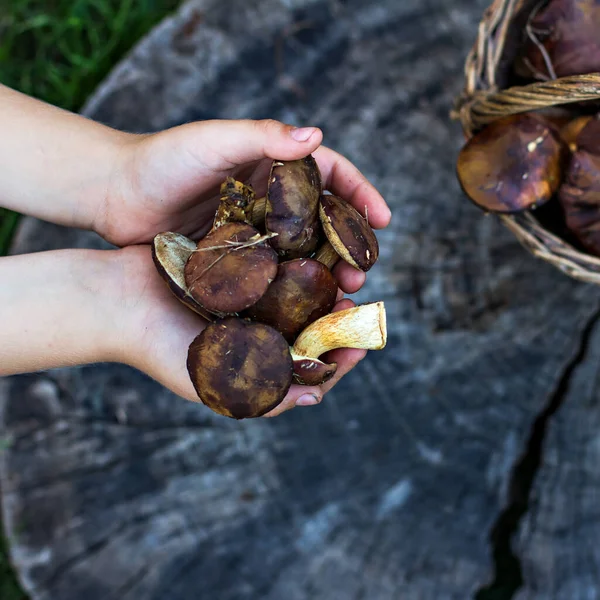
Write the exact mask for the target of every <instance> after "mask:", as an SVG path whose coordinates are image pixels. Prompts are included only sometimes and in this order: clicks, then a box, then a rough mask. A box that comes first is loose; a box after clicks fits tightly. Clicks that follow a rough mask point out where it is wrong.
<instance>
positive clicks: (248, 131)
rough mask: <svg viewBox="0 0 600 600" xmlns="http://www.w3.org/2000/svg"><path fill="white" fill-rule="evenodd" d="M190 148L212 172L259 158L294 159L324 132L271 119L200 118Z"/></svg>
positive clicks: (315, 145)
mask: <svg viewBox="0 0 600 600" xmlns="http://www.w3.org/2000/svg"><path fill="white" fill-rule="evenodd" d="M196 126H197V129H196V133H195V135H194V136H193V138H190V139H193V151H194V154H196V156H198V160H199V161H200V162H202V163H204V164H205V165H206V166H207V167H209V168H210V169H212V170H214V171H222V170H227V169H232V168H235V167H236V166H238V165H243V164H245V163H249V162H253V161H258V160H260V159H262V158H270V159H280V160H297V159H299V158H302V157H304V156H306V155H308V154H310V153H312V152H314V151H315V150H316V149H317V148H318V147H319V145H320V144H321V141H322V140H323V133H322V132H321V130H320V129H319V128H317V127H300V128H298V127H294V126H292V125H286V124H285V123H281V122H280V121H276V120H274V119H263V120H251V119H235V120H221V119H215V120H211V121H203V122H201V123H197V124H196Z"/></svg>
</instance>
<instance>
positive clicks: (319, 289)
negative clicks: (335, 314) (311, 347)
mask: <svg viewBox="0 0 600 600" xmlns="http://www.w3.org/2000/svg"><path fill="white" fill-rule="evenodd" d="M337 291H338V286H337V282H336V281H335V279H334V277H333V275H332V274H331V271H330V270H329V269H328V268H327V267H326V266H325V265H324V264H322V263H320V262H318V261H316V260H313V259H310V258H295V259H293V260H290V261H286V262H282V263H280V264H279V267H278V270H277V276H276V277H275V279H274V281H273V283H271V285H270V286H269V288H268V289H267V291H266V292H265V294H264V295H263V296H262V297H261V298H260V300H258V302H256V303H255V304H254V305H253V306H251V307H250V308H249V309H248V310H247V311H246V315H247V316H248V317H249V318H251V319H252V320H253V321H260V322H261V323H266V324H267V325H271V326H272V327H274V328H275V329H277V331H279V332H280V333H281V334H282V335H283V337H284V338H285V339H286V341H287V342H288V343H290V344H291V343H292V342H293V341H294V339H295V338H296V335H297V334H298V333H300V331H302V330H303V329H304V328H305V327H306V326H307V325H309V324H310V323H312V322H313V321H316V320H317V319H319V318H321V317H322V316H324V315H326V314H327V313H329V312H331V309H332V308H333V306H334V304H335V301H336V296H337Z"/></svg>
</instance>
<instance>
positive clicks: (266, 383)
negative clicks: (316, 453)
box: [187, 317, 293, 419]
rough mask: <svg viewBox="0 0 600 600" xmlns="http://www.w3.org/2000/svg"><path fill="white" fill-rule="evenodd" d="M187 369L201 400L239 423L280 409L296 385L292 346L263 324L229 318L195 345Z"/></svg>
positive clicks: (210, 327) (217, 323)
mask: <svg viewBox="0 0 600 600" xmlns="http://www.w3.org/2000/svg"><path fill="white" fill-rule="evenodd" d="M187 369H188V373H189V375H190V379H191V381H192V384H193V385H194V389H195V390H196V392H197V394H198V396H199V398H200V400H201V401H202V402H203V403H204V404H205V405H206V406H208V407H209V408H210V409H211V410H213V411H214V412H216V413H218V414H220V415H224V416H226V417H230V418H233V419H247V418H254V417H260V416H262V415H264V414H266V413H267V412H269V411H270V410H272V409H274V408H275V407H276V406H277V405H278V404H279V403H280V402H281V401H282V400H283V399H284V398H285V396H286V394H287V392H288V390H289V388H290V385H291V384H292V374H293V364H292V357H291V355H290V350H289V346H288V344H287V343H286V341H285V340H284V339H283V337H282V336H281V334H280V333H278V332H277V331H275V330H274V329H273V328H272V327H269V326H268V325H264V324H263V323H252V322H250V321H246V320H244V319H239V318H236V317H227V318H225V319H220V320H218V321H215V322H214V323H211V324H209V325H208V327H206V328H205V329H204V330H203V331H202V332H201V333H200V334H199V335H198V336H197V337H196V338H195V339H194V341H193V342H192V343H191V345H190V347H189V349H188V358H187Z"/></svg>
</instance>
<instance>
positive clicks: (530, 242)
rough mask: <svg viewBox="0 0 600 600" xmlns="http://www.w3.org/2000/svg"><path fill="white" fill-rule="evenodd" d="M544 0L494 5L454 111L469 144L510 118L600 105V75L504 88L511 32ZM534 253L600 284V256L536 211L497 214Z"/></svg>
mask: <svg viewBox="0 0 600 600" xmlns="http://www.w3.org/2000/svg"><path fill="white" fill-rule="evenodd" d="M539 3H540V0H493V1H492V3H491V4H490V5H489V6H488V8H487V9H486V10H485V11H484V13H483V16H482V18H481V21H480V24H479V27H478V31H477V36H476V40H475V42H474V44H473V46H472V48H471V50H470V51H469V53H468V54H467V57H466V59H465V64H464V77H465V83H464V87H463V91H462V93H461V94H460V95H459V96H458V97H457V98H456V102H455V105H454V109H453V110H452V112H451V116H452V118H453V119H455V120H458V121H460V124H461V126H462V129H463V133H464V135H465V138H466V140H468V139H470V138H471V137H472V136H473V135H474V134H475V133H476V132H477V131H478V130H479V129H481V128H483V127H485V126H486V125H487V124H490V123H492V122H494V121H496V120H498V119H501V118H504V117H507V116H509V115H514V114H521V113H526V112H539V111H543V110H545V109H549V108H552V107H555V108H558V109H560V108H565V107H567V106H568V105H570V104H573V103H580V102H587V101H591V100H596V101H599V100H600V73H588V74H585V75H576V76H570V77H562V78H557V79H553V80H549V81H542V82H534V83H530V84H526V85H519V86H508V87H505V88H502V87H501V86H500V85H499V78H498V76H497V75H498V70H499V68H500V66H501V63H502V60H503V57H504V53H505V50H506V47H505V44H506V41H507V39H508V35H509V32H510V31H511V27H515V26H516V25H518V22H517V20H516V19H517V17H520V18H523V16H524V15H525V14H527V16H528V15H529V14H530V13H527V12H526V11H527V10H528V9H529V10H533V9H534V8H535V6H536V5H539ZM496 216H497V217H498V218H499V219H500V221H501V223H502V224H503V225H504V226H505V227H507V228H508V229H509V230H510V231H511V232H512V233H513V235H514V236H515V237H516V238H517V240H518V241H519V242H520V243H521V245H522V246H524V247H525V248H526V249H527V250H528V251H529V252H530V253H531V254H533V255H534V256H536V257H537V258H540V259H542V260H544V261H546V262H548V263H550V264H552V265H554V266H555V267H556V268H558V269H559V270H561V271H562V272H563V273H565V274H567V275H569V276H570V277H572V278H574V279H577V280H579V281H584V282H587V283H594V284H597V285H600V257H596V256H593V255H591V254H588V253H587V252H585V251H581V250H579V249H577V248H575V247H574V246H572V245H571V244H569V243H567V242H566V241H565V240H563V239H561V238H559V237H557V236H556V235H555V234H554V233H552V232H551V231H549V230H548V229H546V228H545V227H544V226H543V225H542V224H541V223H540V222H539V220H538V219H536V217H535V215H534V213H532V211H530V210H527V211H525V212H523V213H517V214H511V215H506V214H497V215H496Z"/></svg>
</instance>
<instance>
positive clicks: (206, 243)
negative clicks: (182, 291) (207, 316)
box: [184, 223, 277, 316]
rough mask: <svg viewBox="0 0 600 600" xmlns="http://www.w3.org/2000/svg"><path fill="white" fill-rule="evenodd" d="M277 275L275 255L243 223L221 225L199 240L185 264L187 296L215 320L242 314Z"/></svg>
mask: <svg viewBox="0 0 600 600" xmlns="http://www.w3.org/2000/svg"><path fill="white" fill-rule="evenodd" d="M276 275H277V254H276V253H275V251H274V250H273V248H271V247H270V246H269V245H268V244H267V243H266V241H265V238H264V236H261V235H260V232H259V231H257V230H256V229H254V227H252V226H251V225H248V224H246V223H225V224H223V225H221V226H219V227H217V228H216V229H213V230H212V231H210V232H209V233H208V234H207V235H206V236H205V237H204V238H202V239H201V240H200V241H199V242H198V244H197V246H196V249H195V250H194V251H193V252H192V254H191V256H190V258H189V259H188V261H187V262H186V264H185V268H184V276H185V283H186V285H187V288H188V293H189V294H190V295H191V296H192V297H193V298H194V300H196V302H197V303H198V304H200V306H202V307H204V308H205V309H206V310H208V311H209V312H211V313H214V314H216V315H218V316H224V315H228V314H235V313H238V312H240V311H243V310H245V309H247V308H249V307H250V306H252V305H253V304H254V303H255V302H257V301H258V300H259V299H260V298H261V296H262V295H263V294H264V293H265V292H266V291H267V288H268V287H269V285H270V284H271V282H272V281H273V280H274V279H275V276H276Z"/></svg>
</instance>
